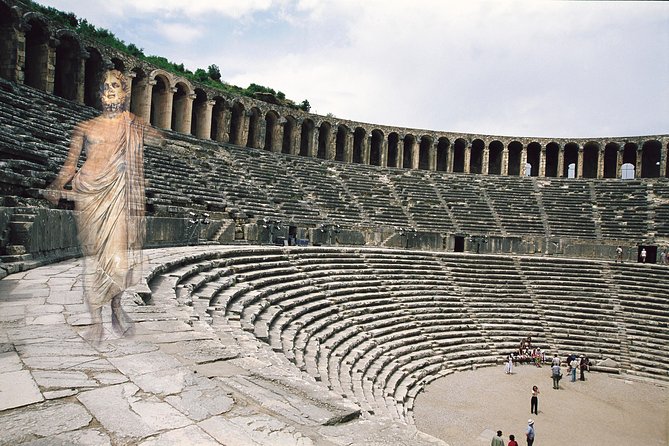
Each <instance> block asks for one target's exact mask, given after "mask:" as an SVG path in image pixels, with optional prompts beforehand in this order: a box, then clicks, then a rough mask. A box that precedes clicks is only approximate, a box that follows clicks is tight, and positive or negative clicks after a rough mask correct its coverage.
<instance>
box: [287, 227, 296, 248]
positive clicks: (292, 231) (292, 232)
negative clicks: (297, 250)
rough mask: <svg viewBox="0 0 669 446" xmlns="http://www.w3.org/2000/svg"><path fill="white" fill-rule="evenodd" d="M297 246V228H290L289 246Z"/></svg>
mask: <svg viewBox="0 0 669 446" xmlns="http://www.w3.org/2000/svg"><path fill="white" fill-rule="evenodd" d="M296 244H297V226H288V245H290V246H295V245H296Z"/></svg>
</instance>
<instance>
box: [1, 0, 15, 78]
mask: <svg viewBox="0 0 669 446" xmlns="http://www.w3.org/2000/svg"><path fill="white" fill-rule="evenodd" d="M15 23H18V19H17V17H15V16H14V14H13V13H12V9H11V8H10V7H9V5H7V4H5V3H4V2H2V1H0V77H3V78H5V79H9V80H11V81H13V80H16V59H17V58H16V48H17V45H16V40H17V39H16V29H15V25H14V24H15Z"/></svg>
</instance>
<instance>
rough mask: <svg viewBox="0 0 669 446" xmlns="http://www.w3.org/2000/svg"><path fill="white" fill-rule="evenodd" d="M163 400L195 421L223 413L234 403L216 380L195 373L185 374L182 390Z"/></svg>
mask: <svg viewBox="0 0 669 446" xmlns="http://www.w3.org/2000/svg"><path fill="white" fill-rule="evenodd" d="M165 401H166V402H168V403H169V404H170V405H172V406H173V407H174V408H176V409H177V410H179V411H180V412H181V413H183V414H184V415H186V416H188V418H190V419H191V420H196V421H201V420H204V419H205V418H209V417H211V416H213V415H220V414H222V413H225V412H227V411H229V410H230V409H231V408H232V407H233V405H234V404H235V401H234V400H233V399H232V398H231V397H230V395H229V394H228V393H227V392H226V390H225V389H224V388H223V386H221V385H220V383H219V382H218V381H216V380H210V379H207V378H203V377H199V376H197V375H195V374H191V375H188V376H187V379H186V386H185V388H184V389H183V391H182V392H180V393H178V394H175V395H170V396H168V397H166V398H165Z"/></svg>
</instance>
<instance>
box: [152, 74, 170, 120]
mask: <svg viewBox="0 0 669 446" xmlns="http://www.w3.org/2000/svg"><path fill="white" fill-rule="evenodd" d="M155 82H156V84H155V85H154V86H153V89H152V90H151V117H150V122H151V124H152V125H155V126H156V127H159V128H162V129H169V128H170V124H171V122H170V121H171V119H172V91H171V90H170V87H169V83H168V81H167V79H166V78H165V77H163V76H162V75H159V76H156V79H155Z"/></svg>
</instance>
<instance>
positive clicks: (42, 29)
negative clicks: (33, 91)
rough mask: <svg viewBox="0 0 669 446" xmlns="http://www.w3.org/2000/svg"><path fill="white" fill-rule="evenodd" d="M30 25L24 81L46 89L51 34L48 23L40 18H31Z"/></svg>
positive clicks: (27, 33) (29, 84)
mask: <svg viewBox="0 0 669 446" xmlns="http://www.w3.org/2000/svg"><path fill="white" fill-rule="evenodd" d="M28 26H29V29H28V31H27V32H26V43H25V45H26V46H25V48H26V50H25V65H24V78H23V82H24V83H25V84H26V85H28V86H30V87H34V88H38V89H40V90H46V87H47V65H48V60H49V34H48V32H47V30H46V25H45V24H44V23H42V22H41V21H39V20H36V19H32V20H29V21H28Z"/></svg>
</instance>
